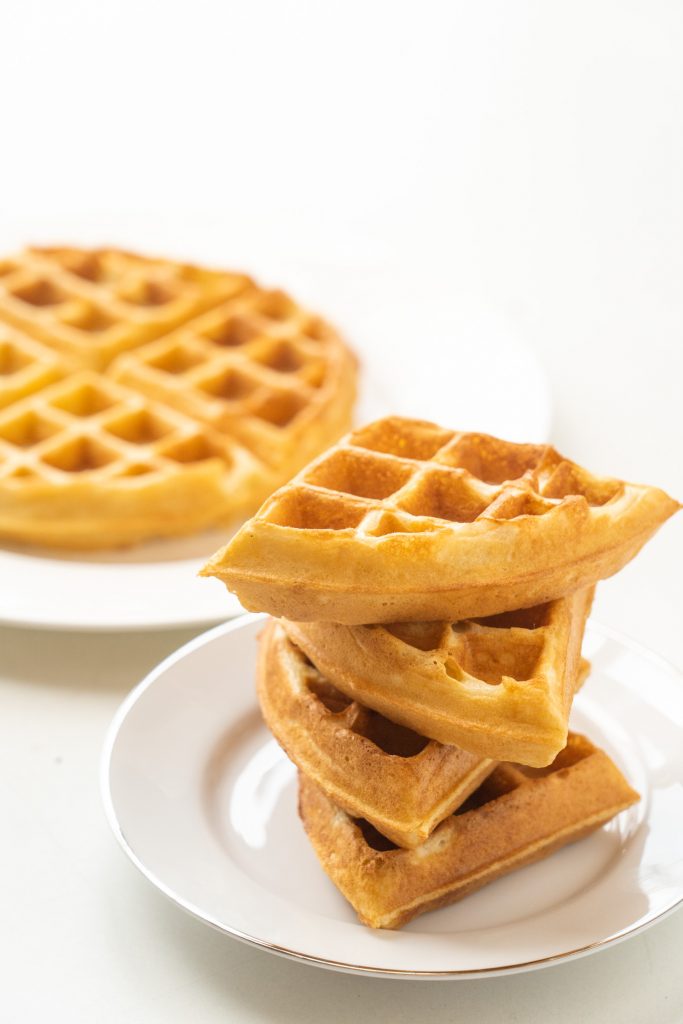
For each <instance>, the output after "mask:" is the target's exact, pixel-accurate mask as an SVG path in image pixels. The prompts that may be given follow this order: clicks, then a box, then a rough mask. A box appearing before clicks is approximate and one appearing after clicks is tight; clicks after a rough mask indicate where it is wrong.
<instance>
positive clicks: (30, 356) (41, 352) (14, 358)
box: [0, 323, 69, 409]
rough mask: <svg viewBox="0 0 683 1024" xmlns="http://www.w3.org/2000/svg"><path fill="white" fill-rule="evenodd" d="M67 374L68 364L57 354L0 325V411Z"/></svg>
mask: <svg viewBox="0 0 683 1024" xmlns="http://www.w3.org/2000/svg"><path fill="white" fill-rule="evenodd" d="M68 370H69V365H68V363H67V362H66V361H65V360H64V359H63V358H62V357H61V356H60V355H59V354H58V353H57V352H53V351H52V350H51V349H49V348H47V347H46V346H45V345H41V343H40V342H39V341H34V339H33V338H30V337H29V336H28V335H27V334H24V332H23V331H19V330H17V329H16V328H14V327H10V326H9V324H3V323H0V409H4V408H5V406H8V405H12V404H13V403H14V402H17V401H19V399H20V398H24V397H25V396H26V395H30V394H32V393H33V392H34V391H40V389H41V388H44V387H46V386H47V385H48V384H51V383H52V382H53V381H55V380H58V378H59V377H63V376H64V374H65V373H67V372H68Z"/></svg>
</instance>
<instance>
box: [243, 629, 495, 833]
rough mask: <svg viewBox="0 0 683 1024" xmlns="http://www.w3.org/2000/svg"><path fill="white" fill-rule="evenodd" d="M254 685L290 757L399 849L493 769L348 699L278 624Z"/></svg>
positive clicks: (269, 633)
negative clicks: (309, 660)
mask: <svg viewBox="0 0 683 1024" xmlns="http://www.w3.org/2000/svg"><path fill="white" fill-rule="evenodd" d="M257 680H258V696H259V702H260V704H261V710H262V712H263V717H264V718H265V721H266V724H267V726H268V728H269V729H270V730H271V732H272V733H273V735H274V736H275V738H276V740H277V741H278V743H279V744H280V746H281V747H282V748H283V749H284V750H285V752H286V753H287V755H288V756H289V757H290V758H291V760H292V761H294V763H295V764H296V765H297V767H298V768H300V769H301V770H302V771H303V772H305V773H306V775H307V776H308V777H309V778H311V779H313V780H314V781H315V782H316V784H317V785H318V786H320V787H322V788H323V789H324V790H325V791H326V792H327V793H328V794H329V795H330V798H331V799H333V800H334V802H335V803H337V804H339V806H341V807H343V808H344V809H345V810H346V811H348V812H349V814H352V815H354V816H356V817H362V818H365V819H367V820H368V821H370V822H372V824H373V825H374V826H375V827H376V828H378V829H379V830H380V831H381V832H382V833H383V834H384V835H386V836H389V837H390V838H391V839H392V840H393V841H394V842H395V843H396V844H397V845H399V846H405V847H414V846H418V845H419V843H421V842H422V841H423V840H424V839H426V838H427V836H428V835H430V833H431V832H432V831H433V830H434V828H435V827H436V826H437V825H438V824H439V822H440V821H442V820H443V819H444V818H445V817H446V816H447V815H448V814H451V813H452V812H453V811H454V810H455V808H456V807H459V806H460V804H461V803H462V802H463V801H464V800H465V799H466V798H467V797H468V796H469V795H470V793H471V792H472V791H473V790H474V789H476V788H477V786H478V785H479V784H480V783H481V782H482V780H483V779H484V778H485V777H486V776H487V775H488V774H489V773H490V772H491V771H492V769H493V767H494V763H493V762H492V761H489V760H488V759H485V758H481V757H478V756H476V755H474V754H467V753H465V751H463V750H459V749H458V748H457V747H447V746H444V745H443V744H441V743H435V742H434V741H433V740H427V739H426V738H425V737H423V736H420V735H418V734H417V733H415V732H412V731H411V730H409V729H404V728H402V727H401V726H397V725H395V724H394V723H393V722H390V721H389V720H388V719H386V718H383V717H382V716H381V715H378V714H376V712H374V711H369V710H368V709H367V708H364V707H362V706H361V705H359V704H357V703H355V702H352V701H350V700H349V699H348V698H347V697H344V695H343V694H341V693H340V692H339V691H338V690H336V689H335V688H334V687H333V686H332V685H331V684H330V683H329V682H328V681H327V680H326V679H325V677H324V676H323V675H322V674H321V673H320V672H318V671H317V670H316V669H315V668H314V667H313V666H312V665H311V664H310V662H308V660H307V659H306V658H305V656H304V655H303V654H302V652H301V651H300V650H298V648H296V647H295V646H294V644H292V643H291V641H290V640H288V638H287V635H286V633H285V631H284V630H283V628H282V626H281V625H280V624H278V623H275V622H270V623H269V625H268V626H267V627H266V630H265V632H264V634H263V636H262V637H261V642H260V653H259V667H258V671H257Z"/></svg>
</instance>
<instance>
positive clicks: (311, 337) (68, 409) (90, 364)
mask: <svg viewBox="0 0 683 1024" xmlns="http://www.w3.org/2000/svg"><path fill="white" fill-rule="evenodd" d="M60 381H61V383H59V382H60ZM354 382H355V362H354V360H353V357H352V356H351V354H350V353H349V351H348V350H347V349H346V347H345V345H344V344H343V342H342V341H341V339H340V338H339V336H338V335H337V334H336V333H335V332H334V330H333V329H332V328H331V327H329V326H328V325H327V324H325V323H324V322H323V321H322V320H321V319H319V318H318V317H316V316H314V315H312V314H310V313H308V312H306V311H304V310H303V309H302V308H301V307H299V306H298V305H297V303H295V302H294V301H293V300H292V299H290V298H289V297H288V296H287V295H286V294H285V293H284V292H281V291H264V290H263V289H261V288H259V287H258V286H257V285H255V284H254V283H253V282H252V281H251V280H250V279H249V278H248V277H246V276H245V275H241V274H233V273H223V272H220V273H219V272H215V271H210V270H204V269H201V268H197V267H192V266H188V265H182V264H175V263H172V262H169V261H166V260H155V259H147V258H145V257H139V256H136V255H134V254H131V253H125V252H120V251H117V250H94V251H83V250H77V249H67V248H61V249H42V250H39V249H33V250H27V251H26V252H23V253H20V254H19V255H17V256H15V257H12V258H9V259H6V260H3V261H0V410H2V412H1V413H0V481H2V482H3V484H7V485H8V486H9V487H10V490H9V491H7V492H6V493H4V494H3V493H2V492H1V491H0V532H2V534H3V535H5V536H8V537H10V538H12V539H18V540H22V539H28V540H30V541H32V542H35V541H40V532H39V528H38V527H39V522H40V521H42V520H43V519H44V520H45V521H47V520H48V519H51V520H52V521H53V522H52V528H53V529H54V533H53V534H51V537H50V539H49V540H48V541H46V542H48V543H60V542H61V540H60V538H61V537H62V535H63V539H64V542H65V543H68V546H69V547H72V546H78V547H80V546H82V547H106V546H109V542H108V539H107V536H106V535H105V534H100V535H99V536H98V534H97V532H96V523H95V520H96V518H97V516H101V515H102V510H103V506H102V504H101V502H100V498H101V497H102V494H101V493H100V494H98V493H97V492H98V490H100V491H101V488H102V487H103V486H104V485H105V484H110V483H112V482H113V481H118V482H120V483H121V484H123V483H124V481H128V482H130V484H131V487H132V486H133V484H132V481H133V480H134V479H135V481H136V484H135V493H137V494H138V495H139V503H138V507H137V509H135V510H134V509H133V506H132V503H131V502H129V504H128V507H127V508H126V509H123V508H122V507H118V508H117V511H116V513H114V511H113V510H112V514H116V515H117V516H118V517H119V519H120V531H119V533H118V537H117V540H116V541H115V543H116V544H120V543H125V542H126V537H127V534H126V523H125V521H124V519H125V518H128V519H129V521H130V523H131V533H130V540H131V541H133V540H136V541H137V540H140V539H144V537H145V536H150V537H151V536H155V535H157V534H160V535H166V533H167V532H168V531H169V529H170V528H171V527H170V526H169V522H168V521H166V522H161V521H160V520H159V515H160V514H161V504H160V503H159V502H160V497H159V487H160V486H161V485H162V477H164V476H165V477H167V478H168V481H169V491H168V499H169V502H171V503H172V504H173V509H174V517H173V522H174V527H173V530H174V532H176V533H183V532H189V531H191V530H193V529H196V528H197V525H196V523H197V521H198V518H199V517H198V515H196V514H189V513H188V517H187V525H186V526H185V527H183V524H182V521H181V517H180V513H178V508H179V504H180V505H183V506H186V505H187V504H188V497H189V495H184V496H183V495H181V493H180V490H179V486H180V481H181V480H182V479H186V480H187V481H188V486H189V485H190V481H191V482H192V486H193V487H197V486H198V476H197V473H198V472H199V470H198V469H197V472H195V473H191V472H190V471H189V466H190V465H192V466H193V467H197V466H198V464H199V463H206V464H207V470H206V472H205V473H204V481H205V482H206V483H207V487H209V490H204V491H202V489H201V487H199V489H198V490H197V492H196V494H195V497H194V500H195V501H196V502H197V503H198V504H201V503H202V502H204V504H205V505H206V507H207V516H208V515H209V508H208V507H209V505H210V506H211V513H210V514H211V516H212V517H213V518H211V519H210V520H209V519H208V518H207V519H205V520H204V521H202V525H207V524H208V522H209V521H211V522H214V523H216V522H219V521H220V522H228V521H229V520H230V519H231V518H233V517H234V516H236V515H243V514H244V513H245V512H250V511H252V510H253V509H254V508H255V507H257V506H258V503H259V502H260V501H262V500H263V498H265V497H266V495H267V494H268V493H270V492H272V491H273V489H274V488H275V487H277V486H278V485H279V484H281V483H282V482H283V481H284V480H286V479H288V478H289V477H290V476H292V475H293V474H294V473H296V472H297V470H298V469H299V468H300V467H301V465H302V464H303V463H305V462H306V461H307V460H308V459H310V458H311V457H312V456H314V455H315V454H317V453H318V452H319V451H320V450H321V449H323V448H324V447H326V445H329V444H330V443H331V442H333V441H335V440H336V439H337V438H338V437H339V435H340V434H342V433H343V432H344V430H345V429H348V425H349V419H350V414H351V408H352V403H353V398H354ZM55 388H56V390H55ZM218 460H220V462H219V461H218ZM209 464H211V465H212V466H213V470H210V469H209V468H208V467H209ZM211 473H212V479H211V481H210V484H209V483H208V481H209V475H210V474H211ZM221 474H222V478H221ZM143 478H144V479H143ZM147 483H153V484H154V487H155V488H156V492H157V501H156V505H155V508H154V510H153V511H150V513H149V516H148V517H147V523H146V525H144V520H145V517H146V512H145V486H146V484H147ZM39 484H42V485H43V486H42V489H41V490H40V491H39V490H38V485H39ZM88 484H91V485H92V499H93V507H94V506H95V504H96V505H97V507H98V511H97V513H96V514H94V516H93V519H92V521H91V522H90V523H89V525H88V526H87V527H85V523H86V521H87V507H86V506H87V502H88V494H87V490H86V488H87V486H88ZM72 485H73V486H72ZM50 487H52V488H53V498H54V500H55V502H56V505H55V511H54V516H53V515H52V513H51V511H50V507H49V502H50V500H52V499H51V497H50ZM70 487H71V489H72V490H73V493H74V495H76V494H78V507H76V505H73V506H71V507H69V504H68V494H69V493H70ZM38 493H40V495H41V502H42V503H41V505H40V506H39V505H38V504H37V500H38V499H37V495H38ZM131 494H132V491H131ZM22 496H23V497H22ZM22 501H24V504H23V506H22ZM74 501H76V498H74ZM176 513H177V515H176ZM60 519H61V521H62V523H63V530H60V527H59V525H58V521H59V520H60ZM29 520H30V522H29ZM78 522H82V523H83V524H84V530H83V534H82V536H81V538H80V540H79V536H78V531H77V529H75V528H74V524H77V523H78Z"/></svg>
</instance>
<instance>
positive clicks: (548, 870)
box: [102, 615, 683, 977]
mask: <svg viewBox="0 0 683 1024" xmlns="http://www.w3.org/2000/svg"><path fill="white" fill-rule="evenodd" d="M262 623H263V617H262V616H254V615H250V616H248V617H246V618H243V619H241V620H240V621H238V622H233V623H228V624H226V625H222V626H219V627H217V628H216V629H214V630H212V631H210V632H209V633H206V634H204V635H203V636H201V637H199V638H197V639H196V640H194V641H192V642H191V643H190V644H188V645H187V646H185V647H183V648H182V649H181V650H180V651H178V652H176V653H175V654H174V655H172V656H171V657H170V658H168V659H167V660H166V661H164V662H163V663H162V664H161V665H160V666H159V667H158V668H157V669H155V670H154V672H152V673H151V675H149V676H148V677H147V679H146V680H145V681H144V682H142V683H141V684H140V686H138V688H137V689H136V690H134V691H133V692H132V693H131V694H130V696H129V697H128V699H127V700H126V701H125V703H124V704H123V706H122V707H121V709H120V710H119V712H118V714H117V715H116V718H115V720H114V722H113V723H112V727H111V730H110V734H109V737H108V740H107V743H106V746H105V750H104V754H103V761H102V790H103V797H104V803H105V807H106V813H107V816H108V819H109V822H110V824H111V826H112V828H113V830H114V833H115V835H116V836H117V838H118V840H119V842H120V843H121V845H122V846H123V848H124V850H125V851H126V853H127V854H128V856H129V857H130V858H131V860H132V861H133V862H134V863H135V864H136V865H137V867H138V868H139V869H140V870H141V871H142V872H143V874H144V875H145V876H146V877H147V878H148V879H149V880H150V881H151V882H152V883H153V884H154V885H156V886H157V887H158V888H159V889H160V890H161V891H162V892H163V893H165V894H166V895H167V896H168V897H169V898H170V899H171V900H173V901H174V902H175V903H177V904H178V905H179V906H181V907H183V908H184V909H185V910H187V911H189V912H190V913H192V914H194V915H196V916H197V917H199V918H200V919H202V920H204V921H206V922H207V923H208V924H211V925H213V926H214V927H216V928H218V929H220V930H221V931H224V932H227V933H228V934H230V935H233V936H235V937H236V938H239V939H243V940H244V941H246V942H250V943H253V944H254V945H256V946H260V947H262V948H264V949H268V950H270V951H271V952H274V953H280V954H283V955H285V956H289V957H292V958H295V959H300V960H305V961H308V962H309V963H314V964H318V965H319V966H323V967H329V968H335V969H339V970H346V971H354V972H355V971H357V972H362V973H365V974H374V975H393V976H400V977H467V976H481V975H485V974H504V973H508V972H514V971H522V970H528V969H531V968H535V967H541V966H545V965H548V964H551V963H554V962H557V961H558V960H564V959H570V958H572V957H576V956H581V955H583V954H586V953H590V952H594V951H595V950H598V949H604V948H605V947H606V946H608V945H610V944H611V943H614V942H617V941H619V940H620V939H623V938H626V937H627V936H629V935H633V934H634V933H635V932H637V931H640V930H641V929H643V928H645V927H647V926H648V925H649V924H652V922H653V921H655V920H656V919H657V918H660V917H662V915H664V914H666V913H667V912H668V911H670V910H672V909H673V908H674V907H675V906H676V905H677V904H679V903H680V902H681V901H682V900H683V830H682V829H681V821H682V820H683V747H682V744H681V724H683V688H682V687H681V682H682V680H681V677H680V676H679V675H678V674H677V673H676V672H675V670H674V669H673V668H671V667H669V666H668V665H667V664H666V663H664V662H663V661H661V660H659V659H658V658H656V657H654V656H653V655H650V654H648V653H647V652H646V651H644V650H641V649H640V648H638V647H636V646H635V645H633V644H631V643H629V642H627V641H624V640H622V639H619V638H618V637H616V636H615V635H613V634H611V633H609V632H607V631H606V630H603V629H602V628H599V627H597V626H594V625H589V628H588V631H587V634H586V640H585V644H584V651H585V653H586V656H587V657H589V658H590V659H591V660H592V662H593V672H592V675H591V678H590V680H589V682H588V684H587V685H586V687H585V689H584V690H583V691H582V692H581V693H580V694H579V696H578V697H577V699H576V702H575V707H574V712H573V717H572V727H573V728H574V729H575V730H578V731H585V732H586V733H587V734H588V735H589V736H590V738H591V739H592V740H593V741H594V742H596V743H597V744H598V745H599V746H601V747H603V748H604V749H605V750H607V752H608V753H609V754H610V756H611V757H612V758H613V759H614V760H615V761H616V762H617V764H618V765H619V766H620V768H621V769H622V770H623V771H624V772H625V774H626V775H627V777H628V779H629V781H630V782H631V783H632V785H633V786H635V787H636V789H637V790H638V791H639V792H640V793H641V795H642V800H641V801H640V803H639V804H637V805H636V806H635V807H633V808H630V809H629V810H627V811H624V812H623V813H622V814H620V815H619V816H618V817H617V818H616V819H614V820H613V821H612V822H611V823H610V824H608V825H607V826H605V827H604V828H602V829H601V830H600V831H599V832H596V833H594V834H593V835H592V836H590V837H588V838H587V839H584V840H582V841H581V842H578V843H575V844H574V845H572V846H569V847H566V848H565V849H564V850H561V851H560V852H559V853H556V854H554V855H553V856H552V857H550V858H548V860H546V861H543V862H541V863H539V864H535V865H532V866H530V867H527V868H524V869H522V870H521V871H517V872H515V873H513V874H512V875H509V876H507V877H506V878H502V879H499V880H498V881H496V882H494V883H493V884H492V885H490V886H488V887H487V888H486V889H483V890H481V891H480V892H478V893H475V894H474V895H472V896H469V897H468V898H467V899H466V900H464V901H462V902H461V903H458V904H454V905H453V906H452V907H447V908H444V909H442V910H438V911H436V912H434V913H431V914H425V915H424V916H423V917H420V918H418V919H417V920H415V921H413V922H411V923H410V924H409V925H407V927H406V928H404V929H403V930H402V931H400V932H378V931H372V930H371V929H369V928H365V927H364V926H362V925H360V924H359V923H358V921H357V919H356V917H355V914H354V913H353V911H352V909H351V907H350V906H349V905H348V904H347V903H346V901H345V900H344V899H343V897H342V896H341V895H340V894H339V893H338V892H337V890H336V889H335V887H334V886H333V885H332V883H331V882H330V881H329V880H328V879H327V877H326V876H325V875H324V873H323V871H322V869H321V868H320V866H319V865H318V862H317V860H316V858H315V855H314V853H313V850H312V848H311V847H310V845H309V843H308V841H307V839H306V837H305V834H304V832H303V829H302V826H301V824H300V822H299V819H298V817H297V813H296V782H295V771H294V768H293V766H292V765H291V764H290V763H289V761H287V759H286V758H285V756H284V755H283V754H282V753H281V751H280V749H279V747H278V746H277V744H276V743H275V741H274V740H273V739H272V738H271V737H270V735H269V733H268V732H267V731H266V729H265V727H264V726H263V724H262V723H261V719H260V715H259V711H258V707H257V703H256V698H255V695H254V670H255V653H256V637H257V635H258V633H259V631H260V629H261V626H262Z"/></svg>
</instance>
